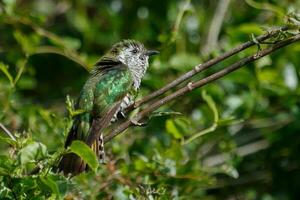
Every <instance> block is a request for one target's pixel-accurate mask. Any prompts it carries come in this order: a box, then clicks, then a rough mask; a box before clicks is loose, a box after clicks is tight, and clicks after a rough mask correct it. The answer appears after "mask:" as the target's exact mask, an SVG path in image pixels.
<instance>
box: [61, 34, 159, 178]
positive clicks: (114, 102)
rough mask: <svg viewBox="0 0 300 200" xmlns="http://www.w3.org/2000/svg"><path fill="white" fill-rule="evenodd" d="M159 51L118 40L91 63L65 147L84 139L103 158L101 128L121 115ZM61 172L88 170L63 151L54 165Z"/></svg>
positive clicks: (75, 157)
mask: <svg viewBox="0 0 300 200" xmlns="http://www.w3.org/2000/svg"><path fill="white" fill-rule="evenodd" d="M158 53H159V52H158V51H156V50H147V49H146V48H145V46H144V45H143V44H142V43H141V42H139V41H136V40H130V39H126V40H122V41H120V42H118V43H116V44H114V45H113V46H112V48H111V49H110V50H109V51H107V53H105V54H104V55H103V56H102V57H101V58H100V59H99V60H98V61H97V62H96V64H95V65H94V67H93V69H92V70H91V72H90V76H89V78H88V79H87V81H86V82H85V84H84V86H83V88H82V90H81V92H80V95H79V97H78V99H77V101H76V104H75V109H76V110H82V112H80V114H79V115H76V116H75V117H74V119H73V124H72V127H71V129H70V131H69V133H68V135H67V138H66V141H65V148H68V147H69V146H70V145H71V144H72V142H73V141H75V140H80V141H83V142H85V143H86V144H87V145H88V146H90V147H91V149H92V150H93V151H94V152H95V153H96V154H97V156H98V158H99V162H104V161H105V152H104V141H103V130H104V129H105V128H106V127H107V126H109V125H110V124H111V123H113V122H115V121H117V120H118V116H119V114H121V115H122V116H125V114H124V112H125V109H126V108H127V107H129V106H130V105H132V104H133V103H134V99H135V97H136V95H137V93H138V90H139V88H140V85H141V81H142V78H143V76H144V75H145V73H146V71H147V68H148V66H149V57H150V56H152V55H155V54H158ZM58 169H59V171H62V172H63V173H64V174H65V175H68V174H71V175H77V174H79V173H81V172H83V171H86V170H88V166H87V164H86V163H85V162H84V161H83V160H82V159H81V158H80V157H79V156H77V155H76V154H74V153H67V154H64V155H63V156H62V159H61V160H60V162H59V164H58Z"/></svg>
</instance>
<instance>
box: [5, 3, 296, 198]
mask: <svg viewBox="0 0 300 200" xmlns="http://www.w3.org/2000/svg"><path fill="white" fill-rule="evenodd" d="M219 2H222V1H208V0H205V1H188V0H187V1H174V0H165V1H160V2H159V3H156V2H155V3H154V1H150V0H145V1H129V0H124V1H120V0H113V1H101V2H100V1H93V0H85V1H71V0H62V1H50V0H42V1H41V0H33V1H20V0H4V1H2V2H0V32H1V35H0V122H1V123H2V124H4V125H5V126H6V127H7V128H8V129H9V130H10V131H11V132H12V133H13V135H14V136H15V137H16V141H14V140H13V139H10V138H8V137H7V136H6V135H5V134H4V132H3V133H2V132H1V133H0V134H1V135H0V143H1V145H0V185H1V186H0V199H45V198H48V199H63V198H65V199H103V198H108V199H110V198H114V199H199V198H202V199H226V198H227V199H230V198H231V199H235V198H239V197H240V198H242V199H296V198H297V197H298V196H299V190H298V188H299V187H300V185H299V181H298V180H299V178H300V173H299V171H300V170H299V169H300V159H299V155H298V152H299V150H300V143H299V141H300V137H299V131H300V126H299V124H300V110H299V105H300V104H299V103H300V102H299V99H300V98H299V95H300V87H299V84H298V80H299V76H300V74H299V66H300V58H299V56H298V54H299V51H300V44H299V43H297V44H294V45H292V46H290V47H288V48H285V49H282V50H280V51H279V52H276V53H274V54H272V55H270V56H267V57H265V58H262V59H260V60H259V61H257V62H256V63H253V64H251V65H248V66H246V67H244V68H242V69H240V70H238V71H236V72H234V73H232V74H231V75H228V76H226V77H224V78H223V79H221V80H219V81H216V82H214V83H212V84H209V85H207V86H205V87H204V89H202V90H196V91H193V92H191V93H190V94H188V95H186V96H185V97H183V98H181V99H178V101H174V102H173V103H171V104H169V105H167V106H164V107H162V108H161V109H160V110H159V113H171V114H170V115H168V114H157V115H155V116H154V115H153V117H152V118H151V120H150V122H149V124H148V125H147V126H146V127H143V128H140V127H139V128H130V129H128V130H127V131H126V132H125V133H124V134H121V135H120V136H118V137H117V138H115V139H114V140H113V141H111V142H109V143H108V144H107V145H106V150H107V151H108V152H107V153H108V163H107V164H106V165H99V164H98V163H97V162H96V160H95V155H94V154H92V153H91V152H90V149H89V148H87V147H86V146H85V145H84V144H82V143H81V142H76V143H73V145H72V146H71V148H69V149H67V150H65V149H64V146H63V143H64V140H65V137H66V134H67V132H68V130H69V128H70V126H71V124H72V117H73V116H74V115H77V114H79V113H80V112H82V111H80V110H73V99H75V98H76V96H78V94H79V92H80V88H81V87H82V85H83V83H84V81H85V80H86V78H87V76H88V73H86V72H87V70H90V69H91V68H92V65H93V64H94V63H95V62H96V60H97V59H98V58H99V57H100V56H101V55H102V54H103V53H104V52H105V50H107V49H108V48H110V46H111V45H112V44H113V43H115V42H117V41H119V40H121V39H122V38H133V39H137V40H140V41H142V42H144V43H145V45H146V46H147V47H149V48H150V47H153V48H157V49H159V50H160V51H161V55H160V56H159V57H157V58H154V60H152V61H151V67H150V69H149V71H148V72H147V75H146V77H145V78H144V80H143V83H142V84H143V86H142V90H141V91H140V94H139V96H140V97H142V96H143V95H145V94H148V93H150V92H151V91H154V90H155V89H158V88H160V87H161V86H163V85H165V84H167V83H168V82H170V81H171V80H174V79H175V78H176V77H178V76H179V75H180V74H182V73H184V72H186V71H188V70H190V69H192V67H193V66H195V65H197V64H199V63H201V62H203V61H204V60H207V59H209V58H211V57H215V56H217V55H220V54H221V53H222V52H224V51H226V50H229V49H231V48H233V47H234V46H236V45H237V44H239V43H242V42H244V41H246V40H249V39H251V38H252V39H253V37H252V34H253V35H254V36H257V35H258V34H261V33H263V32H264V30H269V29H272V26H281V25H284V24H291V25H294V26H295V31H299V28H298V27H299V21H300V20H299V18H300V17H299V16H298V15H297V12H298V13H299V10H297V9H299V7H300V5H299V1H296V0H291V1H276V0H270V1H267V0H261V1H258V0H256V1H253V0H245V1H231V3H230V5H229V7H228V9H227V11H226V16H225V18H224V21H223V24H222V28H221V31H220V33H219V40H218V46H217V47H214V48H213V50H212V51H210V52H208V53H207V52H205V53H204V51H203V49H202V47H203V46H206V45H207V44H206V43H207V42H208V41H207V34H208V30H209V27H210V26H211V24H214V23H213V21H212V20H211V19H213V16H212V15H213V14H214V12H215V9H216V7H217V5H218V4H219ZM262 45H264V44H262ZM256 51H257V49H256V48H252V49H250V50H247V51H245V52H242V53H241V54H239V55H238V56H236V57H235V58H241V57H243V56H245V55H246V54H247V53H251V52H252V53H253V52H256ZM232 61H233V60H232V59H229V60H228V61H224V62H223V63H222V64H219V65H217V66H215V67H214V68H213V69H211V70H208V71H205V72H204V73H203V74H201V75H198V76H197V77H195V79H199V78H201V77H204V76H205V75H208V74H210V73H212V72H214V71H215V70H217V69H220V68H221V67H224V66H226V65H228V64H230V63H231V62H232ZM162 77H163V78H162ZM67 95H70V96H71V98H70V97H69V96H68V97H67V98H66V99H67V100H66V103H64V99H65V97H66V96H67ZM66 111H67V112H66ZM174 111H176V112H180V113H181V114H180V115H178V113H176V112H174ZM172 113H173V114H176V115H172ZM108 131H109V130H108ZM69 151H72V152H74V153H77V154H78V155H80V156H81V157H83V158H84V159H85V160H86V162H87V163H88V164H89V166H90V167H91V168H92V169H93V170H91V171H89V172H87V173H83V174H81V175H79V176H76V177H64V176H63V175H62V174H59V173H57V170H56V165H57V163H58V160H59V158H60V157H61V155H62V154H64V153H66V152H69ZM37 166H38V167H39V168H40V169H41V170H40V171H39V172H38V173H36V174H32V172H33V171H35V170H36V167H37Z"/></svg>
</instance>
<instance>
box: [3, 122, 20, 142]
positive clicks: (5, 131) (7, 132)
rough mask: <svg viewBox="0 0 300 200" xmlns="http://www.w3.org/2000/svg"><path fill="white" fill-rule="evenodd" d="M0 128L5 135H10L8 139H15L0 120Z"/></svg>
mask: <svg viewBox="0 0 300 200" xmlns="http://www.w3.org/2000/svg"><path fill="white" fill-rule="evenodd" d="M0 128H1V129H2V130H3V132H4V133H6V135H8V136H9V137H10V139H12V140H13V141H15V142H16V141H17V140H16V138H15V136H14V135H13V134H12V133H11V132H10V131H9V130H8V129H7V128H6V127H5V126H4V125H3V124H2V123H1V122H0Z"/></svg>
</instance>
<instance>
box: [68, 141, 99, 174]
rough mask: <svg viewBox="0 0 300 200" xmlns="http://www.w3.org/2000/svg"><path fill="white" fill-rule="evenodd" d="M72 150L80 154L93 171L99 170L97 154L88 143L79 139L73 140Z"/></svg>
mask: <svg viewBox="0 0 300 200" xmlns="http://www.w3.org/2000/svg"><path fill="white" fill-rule="evenodd" d="M70 150H71V152H73V153H75V154H77V155H78V156H80V157H81V158H82V159H83V160H84V161H85V162H86V163H87V164H88V165H89V167H90V168H91V169H92V170H93V171H96V170H97V168H98V166H99V162H98V159H97V156H96V154H95V153H94V152H93V151H92V149H91V148H90V147H89V146H88V145H86V144H85V143H83V142H81V141H79V140H75V141H73V142H72V144H71V146H70Z"/></svg>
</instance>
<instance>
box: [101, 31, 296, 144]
mask: <svg viewBox="0 0 300 200" xmlns="http://www.w3.org/2000/svg"><path fill="white" fill-rule="evenodd" d="M261 37H262V36H261ZM265 37H266V36H265ZM260 40H261V39H260ZM299 40H300V34H297V35H295V36H292V37H290V38H288V39H285V40H283V41H280V42H278V43H276V44H275V45H273V46H271V47H269V48H266V49H263V50H261V51H258V52H257V53H255V54H253V55H251V56H248V57H245V58H242V59H240V60H239V61H237V62H235V63H234V64H232V65H230V66H228V67H226V68H224V69H222V70H220V71H218V72H216V73H214V74H212V75H210V76H208V77H205V78H203V79H201V80H199V81H196V82H190V83H188V84H187V85H186V86H184V87H182V88H180V89H178V90H177V91H175V92H174V93H172V94H170V95H168V96H166V97H164V98H162V99H159V100H156V101H154V102H153V103H152V104H151V105H149V106H148V107H147V108H146V109H144V110H142V111H140V112H139V113H137V114H136V115H135V116H134V117H133V119H129V120H126V121H125V122H123V123H122V124H120V125H119V126H118V127H116V128H115V129H114V130H113V131H112V132H111V133H109V134H108V135H107V136H105V138H104V141H105V143H106V142H108V141H110V140H111V139H113V138H114V137H115V136H117V135H119V134H120V133H121V132H123V131H124V130H126V129H127V128H128V127H130V126H132V125H133V124H132V122H133V121H135V122H138V121H140V120H141V119H143V118H144V117H146V116H147V115H149V114H150V113H151V112H152V111H154V110H156V109H157V108H159V107H161V106H162V105H164V104H166V103H168V102H170V101H172V100H174V99H175V98H178V97H180V96H183V95H184V94H186V93H188V92H190V91H192V90H194V89H196V88H200V87H202V86H204V85H206V84H208V83H210V82H212V81H215V80H217V79H219V78H221V77H223V76H225V75H227V74H229V73H231V72H233V71H235V70H237V69H239V68H240V67H242V66H244V65H246V64H248V63H251V62H254V61H256V60H258V59H260V58H262V57H264V56H266V55H269V54H271V53H273V52H274V51H276V50H278V49H281V48H283V47H285V46H287V45H290V44H292V43H294V42H297V41H299ZM249 43H251V42H247V43H245V44H248V45H249ZM245 44H244V45H241V46H240V48H243V47H244V46H245ZM232 51H233V50H232ZM232 51H231V52H232ZM228 54H229V53H225V54H224V55H228ZM224 55H223V57H224ZM223 57H222V56H221V58H220V57H219V59H222V58H223ZM223 59H224V58H223ZM213 60H215V59H213ZM210 62H212V61H208V62H207V63H210ZM206 65H207V64H206ZM202 66H203V65H202ZM197 68H199V66H196V67H195V68H194V71H191V72H188V73H187V74H189V73H190V74H196V73H197V72H198V71H199V70H195V69H197ZM201 69H202V68H201ZM187 74H185V75H183V76H182V77H184V78H182V77H180V78H179V79H176V80H175V81H173V82H172V83H173V84H174V85H177V84H175V83H177V82H180V81H181V80H183V79H184V80H186V79H187V78H186V77H187V76H188V75H187ZM190 77H191V76H190ZM178 80H179V81H178ZM174 82H175V83H174ZM168 85H170V84H168ZM168 85H167V86H166V87H164V88H167V87H170V86H168ZM164 88H162V89H163V90H165V89H164ZM162 89H160V90H159V91H162ZM157 93H158V91H157V92H154V93H153V94H157ZM161 94H162V93H161ZM149 96H150V95H149ZM152 96H154V95H152ZM155 96H158V95H155ZM148 98H149V97H148Z"/></svg>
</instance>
